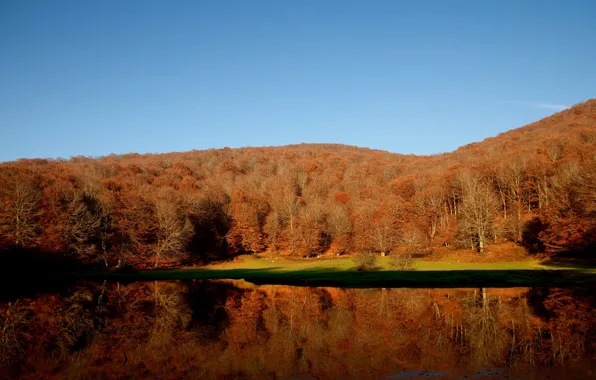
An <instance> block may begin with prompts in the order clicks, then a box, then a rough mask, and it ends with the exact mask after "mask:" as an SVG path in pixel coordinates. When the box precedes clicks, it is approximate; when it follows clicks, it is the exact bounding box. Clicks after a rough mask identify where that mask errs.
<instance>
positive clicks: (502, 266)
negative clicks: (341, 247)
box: [205, 255, 547, 271]
mask: <svg viewBox="0 0 596 380" xmlns="http://www.w3.org/2000/svg"><path fill="white" fill-rule="evenodd" d="M390 261H391V257H388V256H386V257H379V258H378V259H377V268H378V269H379V270H391V266H390ZM314 268H317V269H318V270H322V269H333V270H341V271H346V270H356V269H357V268H356V264H355V263H354V261H352V259H351V258H349V257H346V258H312V259H295V260H292V259H287V258H279V257H278V258H257V257H254V256H248V255H246V256H242V257H240V259H239V260H237V261H233V262H225V263H218V264H214V265H209V266H207V267H206V268H205V269H214V270H223V269H226V270H228V269H272V270H277V271H295V270H305V269H314ZM412 268H413V269H415V270H418V271H445V270H516V269H518V270H519V269H547V267H545V266H543V265H541V264H540V263H539V262H538V261H534V260H528V261H512V262H502V263H464V262H461V263H460V262H450V261H422V260H414V263H413V265H412Z"/></svg>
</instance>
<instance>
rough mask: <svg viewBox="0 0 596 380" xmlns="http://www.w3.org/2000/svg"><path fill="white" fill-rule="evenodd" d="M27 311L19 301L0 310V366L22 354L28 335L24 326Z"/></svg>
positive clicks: (26, 320)
mask: <svg viewBox="0 0 596 380" xmlns="http://www.w3.org/2000/svg"><path fill="white" fill-rule="evenodd" d="M28 314H29V313H28V311H27V309H26V308H25V307H23V305H22V303H20V302H19V301H17V302H15V303H11V302H9V303H8V304H7V305H6V306H5V307H3V308H0V323H1V325H0V328H1V330H0V366H4V365H6V364H8V363H10V361H11V360H13V359H14V357H15V356H17V355H19V354H22V353H23V350H24V348H25V344H26V341H27V339H28V338H30V334H28V333H27V331H26V329H25V326H26V324H27V323H28V322H29V315H28Z"/></svg>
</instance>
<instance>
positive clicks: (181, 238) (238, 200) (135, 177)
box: [0, 100, 596, 266]
mask: <svg viewBox="0 0 596 380" xmlns="http://www.w3.org/2000/svg"><path fill="white" fill-rule="evenodd" d="M595 152H596V100H591V101H588V102H586V103H583V104H580V105H577V106H575V107H573V108H571V109H569V110H566V111H563V112H561V113H558V114H556V115H553V116H551V117H549V118H547V119H544V120H542V121H540V122H537V123H534V124H531V125H528V126H526V127H523V128H520V129H517V130H513V131H510V132H507V133H504V134H501V135H499V136H497V137H495V138H491V139H487V140H485V141H483V142H481V143H475V144H471V145H468V146H465V147H462V148H460V149H458V150H457V151H455V152H452V153H446V154H441V155H435V156H413V155H399V154H393V153H388V152H383V151H376V150H370V149H363V148H356V147H350V146H342V145H332V144H302V145H293V146H285V147H265V148H242V149H229V148H224V149H217V150H206V151H191V152H185V153H170V154H160V155H139V154H127V155H120V156H117V155H111V156H107V157H101V158H87V157H73V158H71V159H69V160H46V159H32V160H26V159H23V160H19V161H16V162H9V163H4V164H2V165H0V237H1V239H0V245H2V246H5V247H8V246H12V247H14V246H17V247H27V248H31V247H39V248H40V249H43V250H44V251H49V252H57V253H68V254H70V255H73V256H75V257H77V258H78V259H80V260H82V261H84V262H97V263H103V264H105V265H107V266H113V265H122V264H129V265H155V266H158V265H160V264H162V263H165V262H166V261H167V262H172V263H178V264H179V263H205V262H207V261H209V260H212V259H217V258H225V257H228V256H229V255H232V254H236V253H243V252H244V253H246V252H262V251H276V252H279V253H280V254H281V253H284V254H291V255H298V256H312V255H318V254H322V253H333V254H342V253H351V252H356V251H374V252H378V253H392V254H403V253H406V254H411V253H424V252H430V251H432V249H433V248H434V247H437V246H440V245H454V246H458V247H461V248H468V249H470V248H471V249H475V250H477V251H478V252H483V251H484V249H485V247H486V246H487V245H489V244H493V243H496V242H502V241H505V240H506V241H513V242H517V243H518V244H520V245H523V246H525V247H526V248H528V250H530V251H531V252H540V253H547V254H548V253H560V252H565V251H578V252H579V251H584V252H585V251H587V250H589V249H590V248H592V247H593V246H594V242H595V241H596V232H595V231H596V230H595V228H596V222H595V221H596V218H595V216H596V154H595Z"/></svg>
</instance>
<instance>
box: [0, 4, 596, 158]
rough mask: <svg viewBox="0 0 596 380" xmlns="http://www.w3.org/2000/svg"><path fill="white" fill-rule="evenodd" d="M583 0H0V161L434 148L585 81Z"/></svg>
mask: <svg viewBox="0 0 596 380" xmlns="http://www.w3.org/2000/svg"><path fill="white" fill-rule="evenodd" d="M594 20H596V1H593V0H585V1H584V0H576V1H564V0H561V1H549V0H540V1H533V0H525V1H519V0H513V1H510V0H498V1H497V0H486V1H477V0H470V1H459V0H450V1H441V0H437V1H428V0H416V1H414V0H410V1H406V0H404V1H399V0H390V1H374V0H370V1H364V0H362V1H349V0H340V1H332V0H326V1H321V0H284V1H261V0H251V1H231V0H214V1H210V0H195V1H132V0H131V1H109V0H102V1H78V0H76V1H74V0H73V1H67V0H56V1H46V0H39V1H35V0H28V1H22V0H2V1H0V161H7V160H14V159H18V158H33V157H44V158H59V157H60V158H69V157H71V156H76V155H85V156H103V155H108V154H111V153H116V154H121V153H129V152H139V153H160V152H171V151H186V150H192V149H209V148H222V147H226V146H227V147H243V146H271V145H285V144H297V143H303V142H304V143H309V142H321V143H323V142H325V143H341V144H349V145H357V146H364V147H369V148H374V149H383V150H388V151H391V152H396V153H414V154H434V153H440V152H447V151H452V150H454V149H456V148H457V147H458V146H461V145H465V144H468V143H471V142H475V141H480V140H482V139H484V138H486V137H490V136H494V135H496V134H498V133H500V132H504V131H506V130H509V129H512V128H517V127H520V126H522V125H525V124H527V123H530V122H532V121H535V120H539V119H541V118H543V117H546V116H548V115H550V114H553V113H555V112H558V111H560V110H562V109H564V108H566V107H569V106H571V105H573V104H576V103H579V102H582V101H585V100H587V99H589V98H592V97H596V49H594V46H595V45H594V44H595V43H596V42H595V41H596V22H595V21H594Z"/></svg>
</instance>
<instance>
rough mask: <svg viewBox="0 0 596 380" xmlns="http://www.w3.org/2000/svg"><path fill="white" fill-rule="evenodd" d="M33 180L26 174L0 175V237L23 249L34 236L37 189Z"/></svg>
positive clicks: (5, 172)
mask: <svg viewBox="0 0 596 380" xmlns="http://www.w3.org/2000/svg"><path fill="white" fill-rule="evenodd" d="M37 182H38V180H37V177H36V176H35V175H34V174H33V173H30V172H21V171H18V170H14V171H12V170H10V171H9V170H7V171H2V172H0V183H2V186H0V234H2V235H4V236H5V237H6V238H8V240H9V241H13V242H14V243H15V244H17V245H19V246H22V247H24V246H26V245H27V244H29V243H31V242H32V241H33V239H34V238H35V236H37V233H38V229H39V227H40V226H39V221H38V220H37V216H38V210H39V202H40V200H41V190H40V189H39V186H38V183H37Z"/></svg>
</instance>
